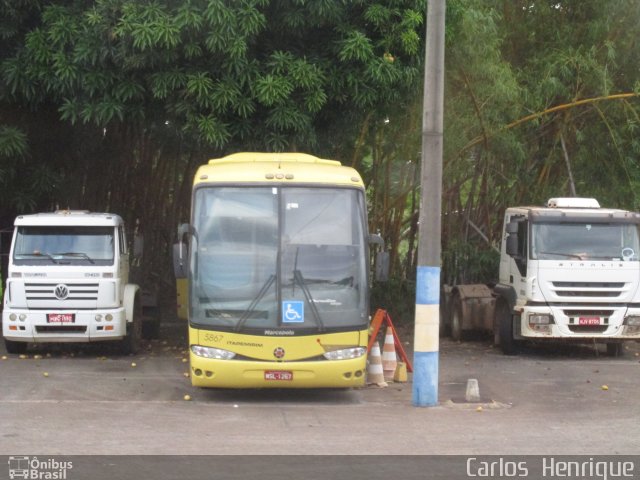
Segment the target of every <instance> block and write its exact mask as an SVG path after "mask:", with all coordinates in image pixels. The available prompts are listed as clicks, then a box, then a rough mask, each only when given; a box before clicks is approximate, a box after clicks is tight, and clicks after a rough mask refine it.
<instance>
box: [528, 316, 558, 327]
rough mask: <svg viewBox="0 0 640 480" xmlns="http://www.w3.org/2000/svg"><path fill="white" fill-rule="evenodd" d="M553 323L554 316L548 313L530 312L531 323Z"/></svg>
mask: <svg viewBox="0 0 640 480" xmlns="http://www.w3.org/2000/svg"><path fill="white" fill-rule="evenodd" d="M551 323H553V317H552V316H551V315H549V314H547V313H531V314H529V325H549V324H551Z"/></svg>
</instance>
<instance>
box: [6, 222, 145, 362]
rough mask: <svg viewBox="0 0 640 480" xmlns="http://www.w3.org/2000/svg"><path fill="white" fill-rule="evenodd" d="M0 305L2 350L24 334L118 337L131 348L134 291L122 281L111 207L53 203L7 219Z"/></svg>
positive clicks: (21, 347) (125, 264) (137, 313)
mask: <svg viewBox="0 0 640 480" xmlns="http://www.w3.org/2000/svg"><path fill="white" fill-rule="evenodd" d="M14 226H15V228H14V233H13V239H12V242H11V250H10V254H9V262H8V274H7V281H6V287H5V294H4V307H3V311H2V334H3V336H4V339H5V345H6V348H7V351H8V352H9V353H23V352H24V351H25V350H26V347H27V344H28V343H29V342H34V343H39V342H95V341H103V340H120V341H121V344H122V347H123V350H124V351H125V352H127V353H134V352H135V351H136V350H137V349H138V348H139V345H140V339H141V329H142V304H141V301H140V300H141V299H140V296H141V292H140V289H139V287H138V285H134V284H130V283H128V281H129V252H128V250H127V242H126V236H125V229H124V222H123V220H122V218H121V217H119V216H118V215H115V214H112V213H92V212H87V211H69V210H63V211H56V212H53V213H38V214H33V215H20V216H18V217H17V218H16V219H15V222H14Z"/></svg>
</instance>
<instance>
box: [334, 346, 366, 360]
mask: <svg viewBox="0 0 640 480" xmlns="http://www.w3.org/2000/svg"><path fill="white" fill-rule="evenodd" d="M365 353H367V349H366V348H364V347H353V348H343V349H342V350H333V351H331V352H325V353H324V354H323V356H324V358H326V359H327V360H350V359H352V358H358V357H361V356H363V355H364V354H365Z"/></svg>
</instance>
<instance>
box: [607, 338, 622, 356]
mask: <svg viewBox="0 0 640 480" xmlns="http://www.w3.org/2000/svg"><path fill="white" fill-rule="evenodd" d="M623 347H624V345H623V343H622V342H616V343H607V355H609V356H610V357H621V356H622V355H624V348H623Z"/></svg>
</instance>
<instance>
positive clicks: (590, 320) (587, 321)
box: [578, 317, 602, 325]
mask: <svg viewBox="0 0 640 480" xmlns="http://www.w3.org/2000/svg"><path fill="white" fill-rule="evenodd" d="M601 323H602V322H601V321H600V317H580V318H578V325H600V324H601Z"/></svg>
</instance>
